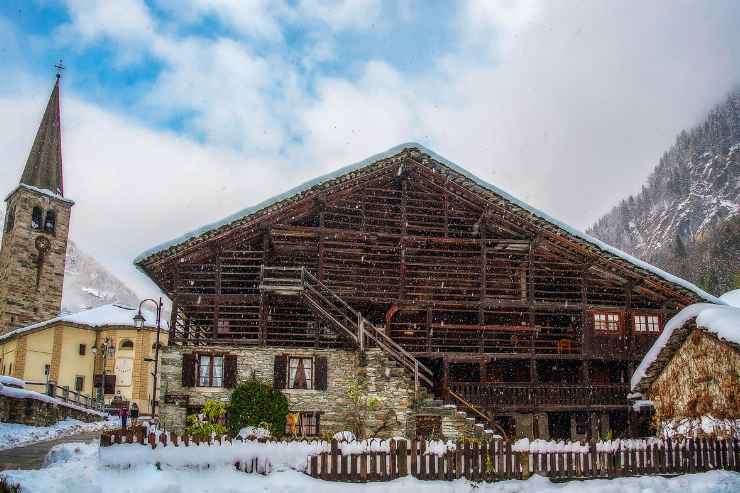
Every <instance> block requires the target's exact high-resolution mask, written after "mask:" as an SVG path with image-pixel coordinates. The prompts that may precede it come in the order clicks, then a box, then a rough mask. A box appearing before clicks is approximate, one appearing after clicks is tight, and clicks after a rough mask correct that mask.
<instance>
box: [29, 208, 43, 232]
mask: <svg viewBox="0 0 740 493" xmlns="http://www.w3.org/2000/svg"><path fill="white" fill-rule="evenodd" d="M43 215H44V212H43V211H42V210H41V207H34V208H33V211H32V212H31V228H32V229H41V221H43Z"/></svg>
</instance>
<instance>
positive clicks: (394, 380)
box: [159, 346, 414, 437]
mask: <svg viewBox="0 0 740 493" xmlns="http://www.w3.org/2000/svg"><path fill="white" fill-rule="evenodd" d="M197 349H198V348H190V347H179V346H169V347H166V348H164V349H163V354H162V361H161V364H160V372H161V373H160V375H161V380H160V382H161V385H160V391H159V392H160V394H159V395H160V399H159V400H160V407H159V414H160V418H161V421H162V423H163V424H164V425H165V426H166V427H167V428H168V429H172V430H176V431H178V432H181V431H182V430H183V428H184V424H185V416H186V415H187V412H188V410H187V406H200V405H203V404H204V403H205V402H206V400H208V399H215V400H220V401H224V402H226V401H228V399H229V396H230V393H231V389H225V388H210V387H183V386H182V355H183V354H185V353H193V352H197ZM203 351H204V352H216V353H225V354H232V355H236V357H237V383H238V382H242V381H246V380H248V379H249V378H250V377H251V376H252V375H254V376H255V377H256V378H257V379H258V380H260V381H263V382H265V383H268V384H270V385H272V384H273V379H274V362H275V356H277V355H290V356H303V357H314V356H323V357H326V358H327V366H328V374H327V390H294V389H283V390H282V392H283V393H284V394H285V395H286V397H287V398H288V403H289V406H290V411H291V412H300V411H306V412H309V411H313V412H320V413H321V422H320V423H321V424H320V433H321V434H322V435H325V434H327V433H335V432H337V431H344V430H349V429H351V426H350V424H349V421H348V409H349V404H350V403H349V400H348V398H347V395H346V392H347V387H348V385H349V383H350V382H351V381H352V380H353V379H354V378H356V376H357V375H360V374H364V375H365V377H366V378H367V382H368V393H369V394H370V395H374V396H376V397H378V398H379V399H380V401H381V402H382V405H381V406H380V408H379V409H378V410H377V411H376V412H375V413H374V414H373V416H372V417H371V418H370V419H369V420H368V423H367V428H368V431H369V432H373V431H374V430H376V429H377V428H379V427H380V426H381V424H382V423H383V420H384V417H385V416H387V415H392V416H393V418H392V419H390V420H387V421H389V422H390V423H391V424H390V426H388V427H387V428H385V429H383V430H381V431H379V432H378V433H377V434H378V435H379V436H383V437H390V436H402V435H406V434H408V433H411V432H413V427H414V412H413V410H412V405H413V403H414V381H413V375H411V374H410V372H405V371H404V370H403V369H402V368H399V367H398V366H396V364H395V362H392V361H389V360H388V359H387V358H386V357H385V355H384V354H383V353H382V352H381V351H380V350H378V349H372V350H368V351H367V352H366V353H365V358H362V359H364V361H361V358H360V353H359V352H358V351H352V350H341V349H305V348H299V349H297V348H278V347H269V348H266V347H233V346H222V347H219V346H209V347H208V348H207V349H204V350H203ZM183 396H187V398H188V403H187V404H185V403H184V401H183V399H182V397H183ZM175 397H177V399H178V400H180V402H179V403H173V402H172V401H173V400H175Z"/></svg>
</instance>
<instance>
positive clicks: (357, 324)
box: [260, 266, 434, 386]
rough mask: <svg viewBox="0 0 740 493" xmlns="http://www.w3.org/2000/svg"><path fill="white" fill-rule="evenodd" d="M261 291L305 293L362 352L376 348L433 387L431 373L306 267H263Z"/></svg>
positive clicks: (308, 299) (417, 380)
mask: <svg viewBox="0 0 740 493" xmlns="http://www.w3.org/2000/svg"><path fill="white" fill-rule="evenodd" d="M260 289H261V290H262V291H273V292H277V293H284V294H295V293H298V292H300V293H302V295H303V297H304V299H305V300H306V301H307V302H308V303H309V305H310V306H311V307H312V308H313V309H314V310H316V311H317V312H318V313H319V314H320V315H321V316H323V317H324V318H325V319H326V320H328V321H329V322H331V323H333V324H334V325H335V326H337V327H338V328H339V329H340V330H341V331H342V332H343V333H344V335H346V336H347V337H349V338H350V339H351V340H352V341H353V342H354V343H355V344H357V345H359V347H360V350H364V349H365V346H366V343H367V342H369V343H371V344H374V345H376V346H377V347H379V348H380V349H382V350H383V351H384V352H385V353H386V354H387V355H388V356H390V357H391V358H393V359H394V360H395V361H397V362H398V363H399V364H401V365H402V366H404V367H405V368H406V369H408V370H409V371H411V372H412V373H413V374H414V380H415V382H417V386H418V382H419V381H422V382H424V383H426V384H427V385H429V386H433V385H434V382H433V381H432V376H433V373H432V370H430V369H429V368H428V367H427V366H426V365H424V364H422V363H421V362H420V361H419V360H417V359H416V358H415V357H414V356H413V355H412V354H411V353H409V352H408V351H406V350H405V349H404V348H402V347H401V346H400V345H399V344H398V343H397V342H395V341H394V340H393V339H391V338H390V337H388V335H386V334H385V332H384V331H382V330H380V329H378V328H377V327H376V326H375V325H373V324H372V323H371V322H370V321H369V320H367V319H366V318H365V317H364V316H363V315H362V313H360V312H359V311H357V310H355V309H354V308H352V307H351V306H350V305H349V304H348V303H347V302H346V301H344V300H343V299H342V298H340V297H339V296H338V295H337V294H336V293H334V291H332V290H331V289H329V288H328V287H327V286H326V285H325V284H324V283H322V282H321V281H320V280H319V279H318V278H317V277H316V276H315V275H313V274H312V273H311V272H309V270H308V269H306V268H305V267H268V266H262V272H261V281H260Z"/></svg>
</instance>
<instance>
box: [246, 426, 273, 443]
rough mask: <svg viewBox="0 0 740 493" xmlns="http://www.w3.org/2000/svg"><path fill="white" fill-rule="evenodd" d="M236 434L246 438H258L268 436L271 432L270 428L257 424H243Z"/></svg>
mask: <svg viewBox="0 0 740 493" xmlns="http://www.w3.org/2000/svg"><path fill="white" fill-rule="evenodd" d="M237 436H240V437H242V438H244V439H248V440H260V439H267V438H270V437H271V436H272V433H270V430H268V429H266V428H261V427H259V426H245V427H244V428H242V429H241V430H239V434H238V435H237Z"/></svg>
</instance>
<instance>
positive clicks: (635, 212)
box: [588, 90, 740, 294]
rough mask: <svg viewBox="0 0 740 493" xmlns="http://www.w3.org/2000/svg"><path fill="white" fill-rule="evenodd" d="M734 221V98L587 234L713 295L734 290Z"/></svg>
mask: <svg viewBox="0 0 740 493" xmlns="http://www.w3.org/2000/svg"><path fill="white" fill-rule="evenodd" d="M739 219H740V90H738V91H736V92H735V93H733V94H731V95H730V96H729V97H728V98H727V100H726V101H725V102H724V103H723V104H721V105H719V106H717V107H716V108H715V109H714V110H712V111H711V112H710V113H709V115H708V116H707V118H706V120H705V121H704V123H703V124H701V125H699V126H697V127H696V128H694V129H691V130H689V131H683V132H681V134H680V135H679V136H678V137H677V138H676V143H675V144H674V145H673V146H672V147H671V148H670V149H669V150H668V151H667V152H666V153H665V154H664V155H663V156H662V157H661V159H660V161H659V163H658V165H657V166H656V168H655V170H654V171H653V173H652V174H651V175H650V177H649V179H648V183H647V184H645V185H643V187H642V191H641V192H640V193H639V194H637V195H635V196H630V197H628V198H627V199H625V200H623V201H622V202H621V203H620V204H619V205H618V206H617V207H615V208H614V209H612V211H611V212H609V213H608V214H606V215H605V216H604V217H602V218H601V219H599V220H598V221H597V222H596V224H594V225H593V226H592V227H591V228H590V229H589V230H588V232H589V234H591V235H593V236H596V237H597V238H599V239H601V240H603V241H605V242H607V243H610V244H612V245H614V246H616V247H617V248H620V249H622V250H624V251H626V252H628V253H630V254H632V255H635V256H637V257H639V258H642V259H644V260H646V261H648V262H651V263H654V264H656V265H658V266H659V267H661V268H664V269H666V270H668V271H671V272H673V273H675V274H678V275H681V276H683V277H686V278H687V279H689V280H690V281H692V282H694V283H697V284H699V285H700V286H702V287H703V288H705V289H707V290H709V291H711V292H713V293H714V294H718V293H721V292H724V291H727V290H729V289H732V288H733V287H735V286H736V285H737V283H738V282H740V279H738V277H740V275H738V272H740V255H739V254H738V251H740V245H738V242H736V241H733V239H735V238H737V237H738V229H739V225H738V221H739ZM733 243H734V244H733ZM725 244H726V247H725ZM717 245H722V247H721V248H717Z"/></svg>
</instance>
